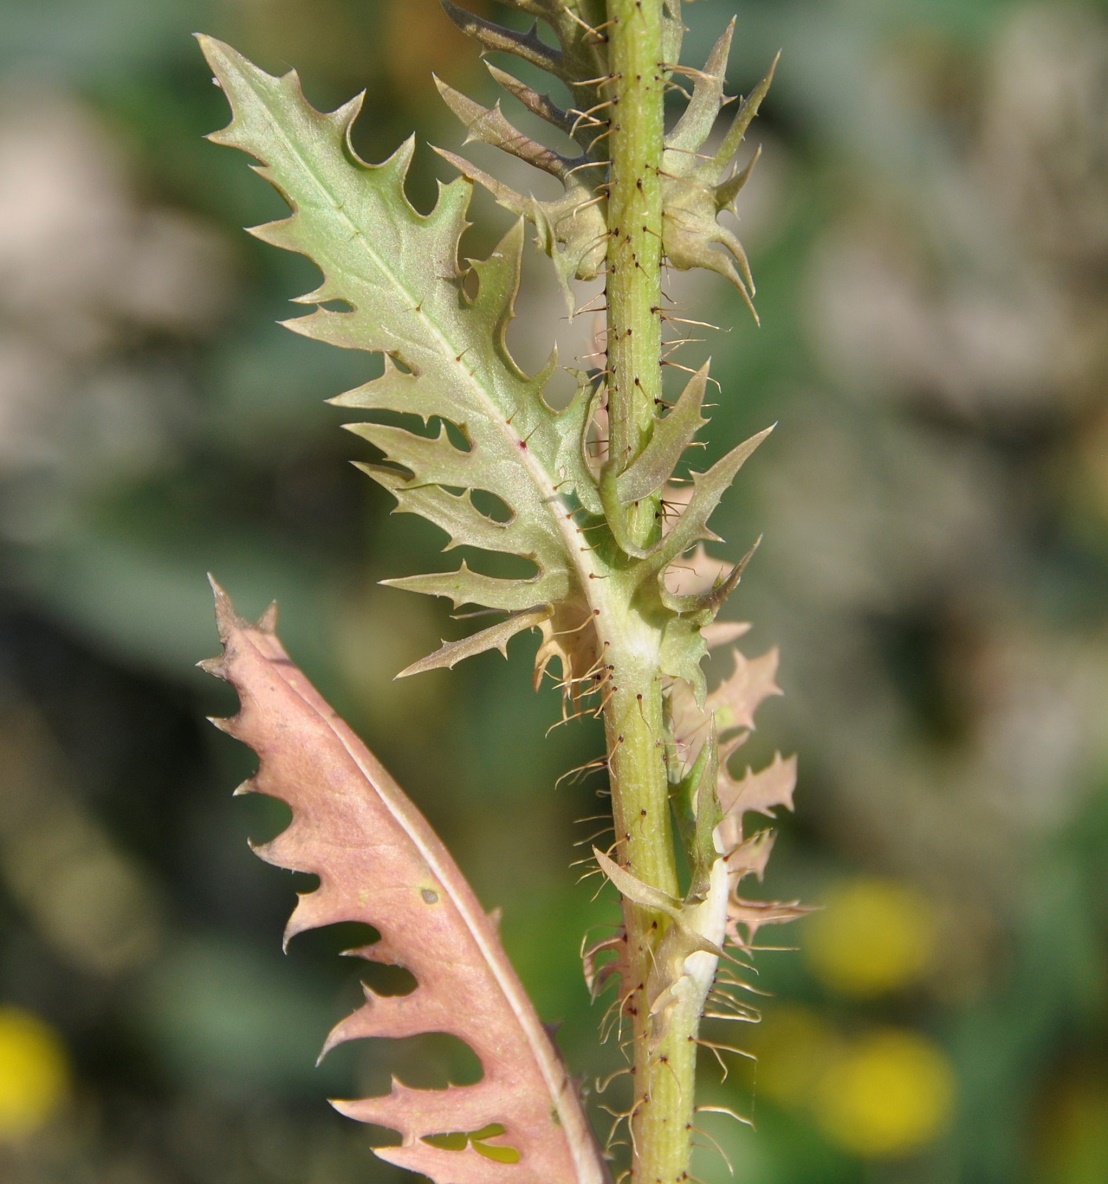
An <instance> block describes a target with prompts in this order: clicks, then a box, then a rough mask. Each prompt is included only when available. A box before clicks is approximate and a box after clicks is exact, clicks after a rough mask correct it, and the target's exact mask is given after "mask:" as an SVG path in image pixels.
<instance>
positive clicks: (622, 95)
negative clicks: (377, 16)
mask: <svg viewBox="0 0 1108 1184" xmlns="http://www.w3.org/2000/svg"><path fill="white" fill-rule="evenodd" d="M608 20H609V22H610V23H609V26H608V40H609V64H610V71H611V74H612V83H611V97H612V100H613V104H612V108H611V127H612V133H611V136H610V138H609V152H610V160H611V171H610V187H609V193H608V226H609V232H610V238H609V244H608V260H607V267H608V280H607V307H608V326H607V328H608V427H609V460H608V465H609V471H614V472H616V473H618V472H621V471H622V470H623V469H625V468H626V467H627V465H628V464H630V463H631V461H633V460H634V459H635V457H636V456H637V455H638V454H639V453H640V452H641V451H642V449H643V447H644V446H645V444H646V443H647V441H648V440H649V439H650V435H651V432H652V430H653V425H654V420H655V416H656V413H657V408H658V406H659V404H660V401H661V344H662V343H661V306H662V192H661V178H660V176H659V173H658V169H659V166H660V164H661V159H662V150H663V144H664V122H663V99H664V91H665V76H664V68H663V66H662V0H608ZM613 510H614V512H617V513H622V514H624V521H623V523H622V524H621V531H620V532H619V533H618V534H617V537H624V538H629V539H630V540H631V541H632V543H633V544H634V545H635V546H638V547H645V546H648V545H649V544H650V543H652V542H653V541H654V540H655V539H657V537H658V536H659V534H660V520H659V513H658V510H659V502H658V499H657V498H656V497H654V498H650V499H644V501H643V502H641V503H637V504H636V505H633V506H628V507H618V506H616V507H613ZM609 512H612V510H610V511H609ZM621 591H623V590H621ZM625 591H626V597H621V598H618V599H617V598H616V597H615V596H613V600H614V601H615V602H616V603H618V602H619V600H622V603H623V604H624V605H625V606H626V608H625V609H624V612H625V614H626V617H625V620H624V622H622V624H621V625H619V626H615V625H614V622H613V623H612V624H613V626H614V627H612V628H610V629H609V630H608V631H607V634H606V637H605V639H604V640H605V643H606V649H605V654H606V660H607V662H608V664H609V671H608V673H609V675H610V680H611V681H610V683H609V685H608V688H607V695H608V699H607V704H606V707H605V712H604V720H605V730H606V738H607V744H608V759H609V774H610V785H611V792H612V811H613V817H614V822H615V831H616V840H617V855H618V859H619V862H620V864H621V865H622V866H623V867H625V868H626V869H627V870H628V871H630V872H631V873H632V874H633V875H634V876H635V877H636V878H637V879H639V880H640V881H642V882H643V883H645V884H648V885H650V886H651V887H653V888H656V889H660V890H661V891H662V892H664V893H666V894H667V895H668V896H670V897H673V898H676V897H677V896H678V895H679V886H678V875H677V865H676V858H675V851H674V840H673V833H672V827H671V822H670V806H669V792H668V780H667V776H666V766H665V755H664V752H665V749H664V739H663V737H664V730H663V721H662V686H661V676H660V670H659V649H660V641H661V636H660V633H659V631H658V630H656V629H655V628H654V627H653V626H652V625H650V624H649V623H648V622H646V621H644V620H642V619H641V618H639V617H638V614H637V612H636V610H635V609H634V607H633V605H632V597H633V594H634V589H633V588H631V587H627V588H626V589H625ZM612 592H613V593H615V592H616V589H614V588H613V589H612ZM623 914H624V925H625V929H626V933H627V964H626V976H627V977H626V980H625V982H624V984H623V992H624V1011H625V1014H626V1015H627V1017H628V1018H629V1019H630V1020H631V1022H632V1026H633V1038H634V1102H633V1109H632V1114H631V1120H630V1121H631V1143H632V1148H633V1162H632V1169H631V1172H632V1174H631V1184H678V1182H679V1181H683V1180H685V1179H686V1178H687V1174H688V1167H689V1155H690V1151H691V1128H692V1114H693V1090H694V1076H695V1061H696V1044H695V1043H694V1041H695V1037H696V1029H697V1023H698V1020H699V1016H698V1015H692V1016H690V1015H688V1014H685V1013H684V1011H683V1009H673V1010H672V1011H671V1012H670V1014H669V1015H668V1016H667V1018H666V1020H665V1022H664V1024H660V1023H659V1021H658V1018H657V1017H652V1016H651V1014H650V999H651V982H652V977H651V976H652V975H654V976H655V977H656V976H657V973H658V969H659V948H660V945H661V942H662V938H663V937H664V935H665V932H666V930H667V928H668V927H669V925H670V923H671V922H670V918H669V917H668V916H667V915H666V914H664V913H660V912H656V911H654V910H651V909H649V908H645V907H642V906H640V905H638V904H635V903H634V902H633V901H630V900H627V899H624V902H623Z"/></svg>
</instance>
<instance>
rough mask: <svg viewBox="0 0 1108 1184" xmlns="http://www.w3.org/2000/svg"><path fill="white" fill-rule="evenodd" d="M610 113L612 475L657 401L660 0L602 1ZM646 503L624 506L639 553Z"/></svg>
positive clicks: (653, 503)
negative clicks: (605, 13) (604, 3)
mask: <svg viewBox="0 0 1108 1184" xmlns="http://www.w3.org/2000/svg"><path fill="white" fill-rule="evenodd" d="M608 19H609V21H610V22H611V23H610V25H609V28H608V41H609V64H610V68H611V74H612V83H611V87H612V108H611V129H612V134H611V136H610V144H609V153H610V159H611V173H610V178H609V185H610V188H609V194H608V231H609V239H608V259H607V267H608V283H607V303H608V392H609V394H608V439H609V445H608V455H609V461H608V463H609V465H611V466H612V467H613V468H614V469H615V471H616V472H622V471H623V470H624V469H625V468H626V467H627V466H628V465H629V464H630V463H631V462H632V461H633V460H634V459H635V457H636V456H638V454H639V453H640V452H641V451H642V449H643V446H644V445H645V444H646V442H647V441H648V440H649V439H650V433H651V430H652V427H653V424H654V417H655V414H656V412H657V408H658V406H659V404H660V400H661V397H662V382H661V349H662V182H661V177H660V176H659V175H658V168H659V165H660V163H661V159H662V148H663V137H664V133H665V125H664V119H663V100H664V97H665V78H664V71H663V68H662V61H661V59H662V3H661V0H608ZM657 510H658V503H657V499H655V498H648V499H644V500H643V501H642V502H641V503H637V504H636V505H634V506H631V507H628V508H627V518H628V521H627V524H626V529H627V532H628V534H629V535H630V537H632V538H633V539H634V541H635V542H636V543H637V544H638V545H640V546H642V545H645V544H646V543H647V542H649V541H652V538H653V536H654V535H655V534H656V532H657V530H658V527H657V518H656V515H657Z"/></svg>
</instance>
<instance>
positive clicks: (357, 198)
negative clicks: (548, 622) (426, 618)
mask: <svg viewBox="0 0 1108 1184" xmlns="http://www.w3.org/2000/svg"><path fill="white" fill-rule="evenodd" d="M201 45H202V47H203V50H204V53H205V55H206V57H207V58H208V61H209V63H210V64H211V66H212V69H213V70H214V72H215V75H216V78H217V80H218V82H219V84H220V85H221V86H222V87H223V89H224V91H225V92H226V94H227V96H228V98H229V100H230V102H231V107H232V113H233V118H232V121H231V123H230V125H229V126H228V127H227V128H225V129H224V130H223V131H221V132H218V133H216V134H215V135H214V136H213V137H212V138H213V139H214V140H215V141H216V142H217V143H220V144H227V145H231V146H233V147H237V148H240V149H242V150H243V151H245V152H248V153H250V154H251V155H253V156H255V157H256V158H257V159H258V160H259V161H260V162H261V164H260V166H259V167H258V172H259V173H260V174H261V175H262V176H263V177H264V178H265V179H266V180H267V181H269V182H270V183H271V184H272V185H274V186H275V187H276V188H277V189H278V190H279V191H280V192H281V194H282V195H283V196H284V197H285V199H286V200H287V201H288V203H289V205H290V206H291V208H292V213H291V215H290V216H289V217H288V218H286V219H284V220H283V221H280V222H275V223H270V224H268V225H266V226H263V227H260V228H257V229H256V230H255V231H254V233H255V234H257V235H258V237H260V238H263V239H265V240H266V241H267V242H270V243H273V244H274V245H276V246H279V247H281V248H283V249H285V250H291V251H297V252H300V253H302V254H304V255H307V256H308V257H309V258H311V259H312V260H313V261H314V262H315V263H316V264H317V265H318V266H319V268H320V270H321V271H322V272H323V280H322V283H321V284H320V285H319V286H318V287H317V288H316V289H315V290H314V291H312V292H310V293H308V294H307V295H305V296H302V297H300V300H301V302H304V303H308V304H312V303H314V304H316V305H317V307H316V308H315V310H314V311H312V312H309V313H308V314H307V315H306V316H303V317H301V318H299V319H297V320H293V321H291V322H289V327H290V328H292V329H294V330H296V331H297V332H300V333H303V334H305V335H307V336H310V337H314V338H317V339H319V340H323V341H328V342H330V343H332V344H334V345H338V346H342V347H344V348H350V349H360V350H365V351H368V352H378V353H383V354H384V355H385V356H386V365H385V369H384V373H383V374H382V375H381V377H380V378H378V379H375V380H373V381H371V382H368V383H366V384H365V385H363V386H361V387H359V388H357V389H356V390H353V391H349V392H347V393H346V394H345V395H343V396H341V397H340V398H339V399H338V400H336V402H338V403H339V404H340V405H341V406H344V407H358V408H365V409H367V410H373V411H385V412H402V413H414V414H416V415H418V416H420V417H421V418H422V419H423V420H424V422H425V423H426V422H429V421H431V420H434V419H438V420H440V421H446V422H449V423H452V424H454V425H455V426H456V427H457V429H458V432H459V434H460V436H461V437H462V438H463V440H464V446H460V447H456V446H455V444H454V443H453V442H452V439H451V437H450V435H449V434H448V433H447V432H446V431H445V430H444V429H441V428H440V430H439V432H438V435H437V436H433V437H430V436H423V435H420V434H418V433H416V432H412V431H408V430H407V429H404V428H400V427H397V426H395V425H393V424H380V423H370V424H362V425H356V426H354V427H353V430H354V431H356V432H358V433H359V434H360V435H362V436H364V437H365V438H366V439H368V440H369V441H370V442H372V443H373V444H374V445H375V446H377V447H378V448H380V449H381V450H382V451H383V453H384V458H383V459H384V462H385V463H382V464H368V465H363V466H362V468H363V469H364V470H365V471H366V472H367V473H368V474H369V475H370V476H371V477H373V479H374V480H376V481H378V482H379V483H380V484H382V485H383V486H385V487H386V488H387V489H389V490H390V492H392V493H393V494H394V496H395V497H396V499H397V503H398V509H399V510H401V511H408V512H413V513H418V514H421V515H423V516H424V517H426V518H429V519H430V520H431V521H433V522H435V523H437V524H438V525H439V526H441V527H442V528H443V529H444V530H445V531H446V532H447V534H448V536H449V543H448V546H473V547H476V548H480V549H484V550H490V551H496V552H505V553H509V554H514V555H518V556H520V557H522V558H524V559H527V560H529V561H531V562H532V563H533V564H534V565H535V567H536V569H537V575H536V578H535V580H533V581H531V580H524V581H522V583H521V585H520V587H521V589H522V591H521V590H520V588H513V587H512V586H511V584H512V582H511V581H505V580H493V579H491V578H490V577H480V576H479V575H478V573H469V574H468V575H467V574H463V573H443V574H442V575H439V576H432V577H416V578H415V579H413V580H408V581H407V582H406V584H405V586H407V587H410V588H413V589H416V590H419V591H425V592H429V593H432V594H434V595H442V594H444V592H445V593H446V594H449V595H451V596H455V597H456V596H457V595H464V596H467V597H469V598H470V599H471V602H472V603H475V604H479V605H482V606H484V607H487V608H494V609H507V610H511V611H516V610H520V609H526V608H534V607H536V606H538V605H541V604H544V603H546V604H550V603H552V602H553V601H555V600H557V601H558V602H559V603H560V604H562V605H565V604H574V603H576V604H578V605H579V606H580V609H581V614H582V615H585V614H586V613H587V611H588V608H587V603H586V602H587V597H586V595H585V592H584V590H583V580H584V579H585V578H586V575H587V571H588V570H590V561H589V560H588V558H587V556H588V553H589V548H588V546H587V545H585V542H584V539H583V536H582V535H581V532H580V530H579V528H578V526H577V524H576V522H575V521H574V517H573V515H574V513H575V512H576V511H577V509H578V508H579V507H580V506H581V505H582V504H586V505H588V504H594V503H595V500H596V496H595V493H594V492H593V491H592V487H593V486H594V484H595V481H594V478H593V475H592V473H591V471H590V469H589V467H588V464H587V462H586V459H585V456H584V450H583V442H584V439H585V435H586V423H587V417H588V415H589V414H590V405H591V403H590V399H591V392H590V391H589V390H588V389H587V388H586V387H584V386H582V388H581V389H580V390H579V391H578V394H577V396H576V398H575V399H574V400H573V401H572V402H571V403H570V405H569V406H568V407H567V408H566V409H565V410H563V411H561V412H555V411H554V410H552V409H551V408H550V407H549V406H548V404H547V403H546V402H545V400H544V399H543V388H544V387H545V385H546V382H547V380H548V378H549V376H550V374H551V372H552V371H553V368H554V360H553V359H551V362H550V364H549V365H548V366H547V367H546V368H545V369H544V370H543V371H542V372H541V373H540V374H538V375H535V376H529V375H527V374H525V373H523V371H522V370H521V369H520V368H519V366H518V365H517V364H516V362H515V360H514V359H513V358H512V356H511V354H510V352H509V350H508V347H507V343H506V340H505V334H506V331H507V327H508V324H509V322H510V321H511V318H512V316H513V307H514V302H515V297H516V292H517V289H518V286H519V271H520V251H521V249H522V245H523V234H522V226H521V225H520V224H517V225H515V226H514V227H513V228H512V229H511V230H509V231H508V233H507V234H506V235H505V237H504V239H503V241H502V242H501V244H500V245H499V247H498V248H497V249H496V250H495V251H493V253H492V254H491V255H490V256H489V257H488V258H487V259H484V260H481V261H478V262H475V263H473V264H472V267H471V269H470V270H471V272H472V273H473V279H474V280H475V287H476V290H475V292H473V294H468V293H467V289H466V286H465V276H464V274H463V272H462V270H461V269H460V267H459V264H458V259H457V251H458V241H459V238H460V236H461V234H462V232H463V230H464V229H465V227H466V221H465V211H466V208H467V205H468V202H469V198H470V194H471V189H472V186H471V184H470V183H469V182H468V181H465V180H462V179H459V180H456V181H453V182H451V183H450V184H449V185H445V186H443V187H441V189H440V193H439V199H438V203H437V204H436V206H435V208H434V209H433V210H432V211H431V213H429V214H427V215H423V214H420V213H418V212H417V211H416V210H415V209H414V208H413V207H412V205H411V203H410V202H409V201H408V199H407V197H406V195H405V193H404V180H405V176H406V173H407V169H408V165H409V162H410V160H411V155H412V144H411V142H410V141H409V142H408V143H407V144H405V145H404V146H403V147H402V148H400V149H399V150H398V151H397V152H396V153H395V154H394V155H393V156H392V157H390V158H389V159H388V160H386V161H384V162H383V163H382V164H379V165H370V164H366V163H365V162H363V161H361V160H360V159H359V158H358V157H357V155H356V154H355V153H354V150H353V148H352V147H351V144H350V130H351V126H352V124H353V122H354V119H355V117H356V115H357V112H358V109H359V106H360V98H358V99H355V100H353V101H351V102H350V103H347V104H345V105H344V106H342V107H340V108H339V109H338V110H337V111H334V112H331V113H330V114H325V113H321V112H319V111H316V110H315V109H314V108H313V107H312V106H311V105H310V104H309V103H308V102H307V100H306V99H305V98H304V95H303V93H302V91H301V89H300V84H299V81H298V79H297V77H296V74H295V72H290V73H288V74H286V75H284V76H283V77H281V78H275V77H272V76H271V75H269V74H266V73H265V72H264V71H262V70H260V69H259V68H258V67H256V66H254V65H252V64H251V63H250V62H248V61H247V60H246V59H245V58H243V57H242V56H241V55H240V54H238V53H236V52H235V51H234V50H233V49H231V48H230V47H229V46H226V45H224V44H222V43H221V42H218V41H214V40H212V39H210V38H206V37H205V38H201ZM332 302H341V303H342V305H343V308H342V309H341V310H336V309H335V308H334V307H328V306H327V305H329V304H331V303H332ZM459 491H460V492H459ZM476 491H484V492H487V493H491V494H493V495H495V497H496V498H498V499H499V500H500V501H501V502H503V503H504V505H505V506H506V507H507V510H508V516H507V518H506V519H505V520H504V521H499V520H496V519H493V518H490V517H488V516H487V515H486V514H483V513H481V512H480V511H479V510H478V509H477V507H476V506H475V505H474V503H473V501H472V497H471V495H472V494H473V493H474V492H476ZM578 491H581V496H580V497H579V496H578ZM458 652H461V651H458ZM470 652H476V651H475V648H473V647H471V651H470Z"/></svg>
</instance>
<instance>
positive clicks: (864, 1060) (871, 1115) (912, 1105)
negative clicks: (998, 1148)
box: [813, 1028, 954, 1159]
mask: <svg viewBox="0 0 1108 1184" xmlns="http://www.w3.org/2000/svg"><path fill="white" fill-rule="evenodd" d="M953 1101H954V1073H953V1070H952V1068H951V1065H950V1062H949V1061H948V1060H947V1059H946V1057H945V1056H944V1055H943V1053H942V1051H941V1050H940V1049H939V1048H938V1046H937V1045H935V1044H933V1043H932V1042H931V1041H930V1040H928V1039H926V1038H925V1037H923V1036H921V1035H920V1034H919V1033H918V1032H910V1031H907V1030H898V1029H892V1028H889V1029H884V1030H882V1031H878V1032H873V1033H871V1034H869V1035H868V1036H865V1037H863V1038H862V1039H861V1040H860V1041H859V1042H858V1043H857V1044H855V1045H854V1046H853V1047H852V1048H848V1049H847V1050H845V1051H844V1052H843V1054H842V1055H841V1056H840V1057H839V1059H838V1060H837V1061H836V1062H834V1063H833V1064H832V1065H830V1066H829V1067H828V1069H827V1070H826V1072H825V1073H824V1074H823V1077H822V1079H821V1081H820V1084H819V1089H818V1090H817V1091H816V1094H815V1096H814V1098H813V1105H814V1109H815V1115H816V1121H817V1122H818V1123H819V1125H820V1127H821V1128H822V1130H823V1131H824V1133H825V1134H826V1135H827V1136H828V1138H830V1139H831V1140H832V1141H833V1142H835V1143H837V1144H838V1145H839V1146H840V1147H843V1148H844V1149H845V1150H847V1151H850V1152H853V1153H854V1154H855V1155H860V1156H863V1157H864V1158H867V1159H878V1158H885V1157H894V1156H900V1155H907V1154H909V1153H911V1152H913V1151H916V1150H918V1149H919V1148H921V1147H924V1146H926V1145H927V1144H928V1143H931V1142H934V1140H935V1139H937V1138H938V1137H939V1136H940V1135H941V1134H942V1133H943V1131H944V1130H945V1129H946V1127H947V1125H948V1124H949V1121H950V1115H951V1110H952V1107H953Z"/></svg>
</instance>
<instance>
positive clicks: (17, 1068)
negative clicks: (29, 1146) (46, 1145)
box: [0, 1005, 69, 1142]
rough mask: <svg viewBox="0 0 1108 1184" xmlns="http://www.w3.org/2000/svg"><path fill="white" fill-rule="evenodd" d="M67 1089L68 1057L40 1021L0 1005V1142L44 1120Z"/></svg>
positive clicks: (15, 1137)
mask: <svg viewBox="0 0 1108 1184" xmlns="http://www.w3.org/2000/svg"><path fill="white" fill-rule="evenodd" d="M68 1090H69V1059H68V1057H67V1056H66V1052H65V1046H64V1045H63V1044H62V1041H61V1037H60V1036H59V1035H58V1034H57V1032H55V1030H54V1029H53V1028H52V1027H50V1025H49V1024H47V1023H46V1022H45V1021H44V1020H41V1019H39V1017H38V1016H36V1015H34V1014H32V1013H31V1012H29V1011H24V1010H23V1009H22V1008H19V1007H11V1006H5V1005H0V1142H15V1141H16V1140H18V1139H22V1138H24V1137H25V1136H27V1135H30V1134H33V1133H34V1132H35V1131H36V1130H38V1129H39V1128H40V1127H42V1126H43V1125H45V1123H47V1122H48V1121H49V1120H50V1118H51V1117H52V1116H53V1115H54V1113H55V1112H56V1111H57V1110H58V1108H59V1107H60V1106H61V1104H62V1102H63V1101H64V1100H65V1097H66V1094H67V1093H68Z"/></svg>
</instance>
